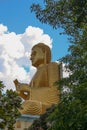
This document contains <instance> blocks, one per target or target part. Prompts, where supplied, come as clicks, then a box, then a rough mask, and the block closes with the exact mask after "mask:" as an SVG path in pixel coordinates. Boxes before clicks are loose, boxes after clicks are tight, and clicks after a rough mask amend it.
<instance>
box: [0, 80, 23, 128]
mask: <svg viewBox="0 0 87 130" xmlns="http://www.w3.org/2000/svg"><path fill="white" fill-rule="evenodd" d="M4 87H5V86H4V85H3V83H2V81H0V128H1V129H5V128H6V127H7V128H8V130H13V129H14V127H13V125H14V123H15V121H16V119H17V117H18V116H19V115H20V113H19V111H18V108H20V106H21V99H20V97H19V96H18V94H17V93H16V92H14V91H12V90H7V91H6V93H5V94H4V92H3V88H4Z"/></svg>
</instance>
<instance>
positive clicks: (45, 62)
mask: <svg viewBox="0 0 87 130" xmlns="http://www.w3.org/2000/svg"><path fill="white" fill-rule="evenodd" d="M44 64H45V65H46V64H47V52H46V50H45V52H44Z"/></svg>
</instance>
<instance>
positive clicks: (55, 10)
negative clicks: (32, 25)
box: [31, 0, 87, 35]
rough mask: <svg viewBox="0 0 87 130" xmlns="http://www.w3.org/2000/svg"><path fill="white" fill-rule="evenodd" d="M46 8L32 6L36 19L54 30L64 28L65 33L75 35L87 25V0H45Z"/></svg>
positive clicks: (37, 5)
mask: <svg viewBox="0 0 87 130" xmlns="http://www.w3.org/2000/svg"><path fill="white" fill-rule="evenodd" d="M44 2H45V6H44V8H42V7H41V6H40V5H39V4H32V6H31V11H33V12H35V14H36V17H37V18H38V19H39V20H40V21H41V22H42V23H46V24H50V25H51V26H53V28H56V29H57V28H58V27H62V28H63V29H64V31H65V33H67V34H70V35H74V33H75V32H76V31H77V30H78V28H80V29H82V28H83V26H84V25H85V24H87V0H44Z"/></svg>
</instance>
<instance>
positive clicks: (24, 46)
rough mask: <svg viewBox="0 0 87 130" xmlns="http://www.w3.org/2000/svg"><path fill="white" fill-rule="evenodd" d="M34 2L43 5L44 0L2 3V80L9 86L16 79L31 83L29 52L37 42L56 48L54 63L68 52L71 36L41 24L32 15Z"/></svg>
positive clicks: (0, 3) (19, 0)
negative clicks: (31, 9) (68, 36)
mask: <svg viewBox="0 0 87 130" xmlns="http://www.w3.org/2000/svg"><path fill="white" fill-rule="evenodd" d="M32 3H40V4H41V5H43V0H0V53H1V54H0V80H3V81H4V82H5V84H6V86H10V85H9V84H11V85H12V87H13V83H12V82H13V80H14V79H15V78H18V80H20V81H23V82H28V81H29V80H30V79H31V77H32V76H33V73H34V68H32V66H31V63H30V62H29V61H28V56H29V54H28V52H29V53H30V49H31V47H32V46H33V45H34V43H35V42H39V41H45V42H47V45H49V46H51V45H52V61H56V60H58V59H60V58H62V57H63V56H65V55H66V54H67V53H68V52H67V50H68V46H69V42H68V40H67V36H64V35H60V34H59V33H60V32H61V29H57V30H54V29H53V28H52V27H51V26H50V25H46V24H42V23H41V22H39V20H38V19H37V18H36V17H35V14H34V13H31V12H30V6H31V4H32ZM26 70H27V71H26ZM28 70H29V71H28ZM9 79H10V80H9Z"/></svg>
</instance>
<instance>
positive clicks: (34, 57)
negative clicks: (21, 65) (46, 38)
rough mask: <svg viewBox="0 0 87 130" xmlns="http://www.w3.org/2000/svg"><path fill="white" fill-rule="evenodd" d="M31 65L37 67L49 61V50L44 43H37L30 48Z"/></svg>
mask: <svg viewBox="0 0 87 130" xmlns="http://www.w3.org/2000/svg"><path fill="white" fill-rule="evenodd" d="M30 60H31V61H32V65H33V66H34V67H36V68H38V67H39V66H41V65H45V64H48V63H50V62H51V50H50V48H49V47H48V46H47V45H45V44H44V43H38V44H36V45H35V46H33V48H32V52H31V58H30Z"/></svg>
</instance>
